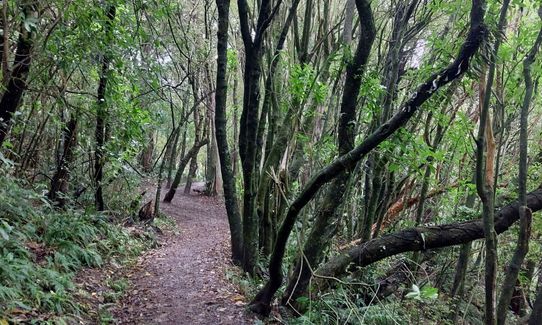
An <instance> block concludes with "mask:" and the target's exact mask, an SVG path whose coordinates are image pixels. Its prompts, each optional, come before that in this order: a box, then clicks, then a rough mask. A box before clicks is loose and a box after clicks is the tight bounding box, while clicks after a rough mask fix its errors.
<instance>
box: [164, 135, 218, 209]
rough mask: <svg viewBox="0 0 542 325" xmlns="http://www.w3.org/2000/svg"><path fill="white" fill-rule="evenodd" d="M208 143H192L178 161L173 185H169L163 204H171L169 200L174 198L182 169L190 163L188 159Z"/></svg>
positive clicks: (203, 141)
mask: <svg viewBox="0 0 542 325" xmlns="http://www.w3.org/2000/svg"><path fill="white" fill-rule="evenodd" d="M207 142H208V140H207V139H205V140H201V141H197V140H196V142H195V143H194V146H192V148H190V150H188V152H187V153H186V155H185V156H184V157H183V158H182V159H181V161H179V167H177V173H175V178H174V179H173V183H172V184H171V187H170V188H169V191H168V192H167V193H166V196H165V197H164V202H166V203H171V200H173V197H174V196H175V192H177V188H178V187H179V184H181V178H182V177H183V173H184V169H185V168H186V165H187V164H188V162H189V161H190V159H192V158H194V157H197V155H198V152H199V149H200V148H201V147H203V146H204V145H206V144H207Z"/></svg>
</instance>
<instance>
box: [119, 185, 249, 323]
mask: <svg viewBox="0 0 542 325" xmlns="http://www.w3.org/2000/svg"><path fill="white" fill-rule="evenodd" d="M202 186H203V183H195V184H194V185H193V187H192V189H198V188H201V187H202ZM183 189H184V186H183V187H181V188H179V190H178V191H177V195H176V196H175V198H174V200H173V201H172V203H171V204H164V203H162V204H161V205H160V206H161V212H162V213H165V214H166V215H169V216H171V217H172V218H173V219H174V220H175V221H176V223H177V227H178V230H179V232H178V233H177V234H169V235H166V236H165V238H164V240H163V242H162V243H161V246H160V247H159V248H157V249H154V250H151V251H150V252H148V253H147V254H145V255H144V256H143V257H142V258H141V259H140V262H139V263H138V265H137V266H136V270H137V271H136V272H133V273H134V274H133V275H132V276H131V282H132V285H131V287H130V290H129V292H128V294H127V297H126V298H125V299H124V300H123V301H122V305H121V306H120V310H119V311H118V313H117V315H116V319H117V320H118V321H119V323H120V324H138V325H140V324H180V325H181V324H187V325H188V324H213V325H214V324H232V325H233V324H235V325H237V324H252V323H253V322H254V321H253V320H252V321H251V320H250V319H249V317H248V316H247V315H246V313H245V310H244V305H245V303H244V302H243V299H244V297H243V296H241V295H240V294H239V293H238V292H237V290H236V289H235V287H234V286H233V285H232V284H231V283H230V282H229V281H228V280H227V279H226V278H225V269H226V268H227V267H228V266H229V265H230V259H229V254H230V253H229V252H230V248H229V246H230V244H229V227H228V220H227V217H226V211H225V208H224V203H223V202H222V201H221V200H220V199H218V198H213V197H207V196H204V195H198V194H197V193H196V192H194V191H192V193H191V194H190V195H183V194H182V190H183ZM179 192H181V193H179Z"/></svg>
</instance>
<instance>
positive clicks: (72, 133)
mask: <svg viewBox="0 0 542 325" xmlns="http://www.w3.org/2000/svg"><path fill="white" fill-rule="evenodd" d="M76 145H77V118H75V117H74V116H72V117H71V118H70V120H69V121H68V123H67V124H66V126H65V128H64V130H63V132H62V146H63V149H62V154H61V155H60V159H59V160H58V164H57V167H56V171H55V174H54V175H53V178H52V179H51V188H50V190H49V193H48V194H47V196H48V197H49V200H51V201H53V202H55V204H56V205H57V206H58V207H59V208H63V207H64V206H65V204H66V195H67V193H68V182H69V178H70V165H71V164H72V162H73V158H74V149H75V146H76Z"/></svg>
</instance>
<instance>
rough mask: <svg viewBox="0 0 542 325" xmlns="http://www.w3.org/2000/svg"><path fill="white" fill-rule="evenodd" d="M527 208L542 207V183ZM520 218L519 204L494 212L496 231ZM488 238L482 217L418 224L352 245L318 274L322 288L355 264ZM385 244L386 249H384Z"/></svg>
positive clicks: (499, 231) (360, 264) (531, 196)
mask: <svg viewBox="0 0 542 325" xmlns="http://www.w3.org/2000/svg"><path fill="white" fill-rule="evenodd" d="M527 207H528V208H529V209H530V210H531V211H532V212H533V213H534V212H536V211H540V210H542V185H541V187H539V188H538V189H536V190H535V191H533V192H531V193H529V194H528V195H527ZM518 220H519V203H518V202H512V203H510V204H508V205H506V206H504V207H502V208H501V209H500V210H499V211H498V212H496V213H495V232H496V234H501V233H503V232H505V231H507V230H508V229H509V228H510V227H511V226H512V225H513V224H514V223H515V222H516V221H518ZM483 238H485V234H484V222H483V220H482V219H477V220H472V221H465V222H459V223H451V224H445V225H439V226H428V227H416V228H410V229H405V230H402V231H398V232H395V233H391V234H389V235H385V236H382V237H379V238H375V239H372V240H370V241H368V242H365V243H361V244H359V245H357V246H355V247H352V248H350V249H348V250H346V251H344V252H342V253H341V254H339V255H337V256H336V257H333V258H331V259H330V260H329V261H328V262H326V263H325V264H324V265H322V266H321V267H320V268H319V269H318V270H317V271H316V274H317V275H318V276H319V278H320V279H321V280H318V281H317V282H318V284H319V287H320V288H323V287H325V286H327V285H328V283H327V282H326V279H331V278H338V277H340V276H342V275H344V274H346V273H347V271H348V270H351V269H355V268H356V267H365V266H368V265H371V264H373V263H375V262H377V261H380V260H382V259H384V258H386V257H390V256H394V255H397V254H400V253H406V252H414V251H424V250H429V249H435V248H442V247H450V246H454V245H460V244H466V243H470V242H471V241H473V240H477V239H483ZM382 247H386V249H385V250H384V249H382Z"/></svg>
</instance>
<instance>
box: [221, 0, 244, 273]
mask: <svg viewBox="0 0 542 325" xmlns="http://www.w3.org/2000/svg"><path fill="white" fill-rule="evenodd" d="M216 5H217V7H218V36H217V69H216V93H215V133H216V144H217V148H218V156H219V158H220V170H221V172H222V180H223V183H222V186H223V188H224V201H225V205H226V212H227V214H228V223H229V225H230V237H231V240H230V241H231V250H232V259H233V261H234V262H236V263H241V262H242V259H243V234H242V228H241V215H240V213H239V205H238V203H237V197H236V195H237V190H236V188H235V178H234V174H233V171H232V168H233V165H232V158H231V156H230V151H229V148H228V134H227V127H226V103H227V99H228V83H227V67H228V57H227V51H228V26H229V12H230V0H216ZM233 123H234V125H235V124H237V120H234V121H233Z"/></svg>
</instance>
